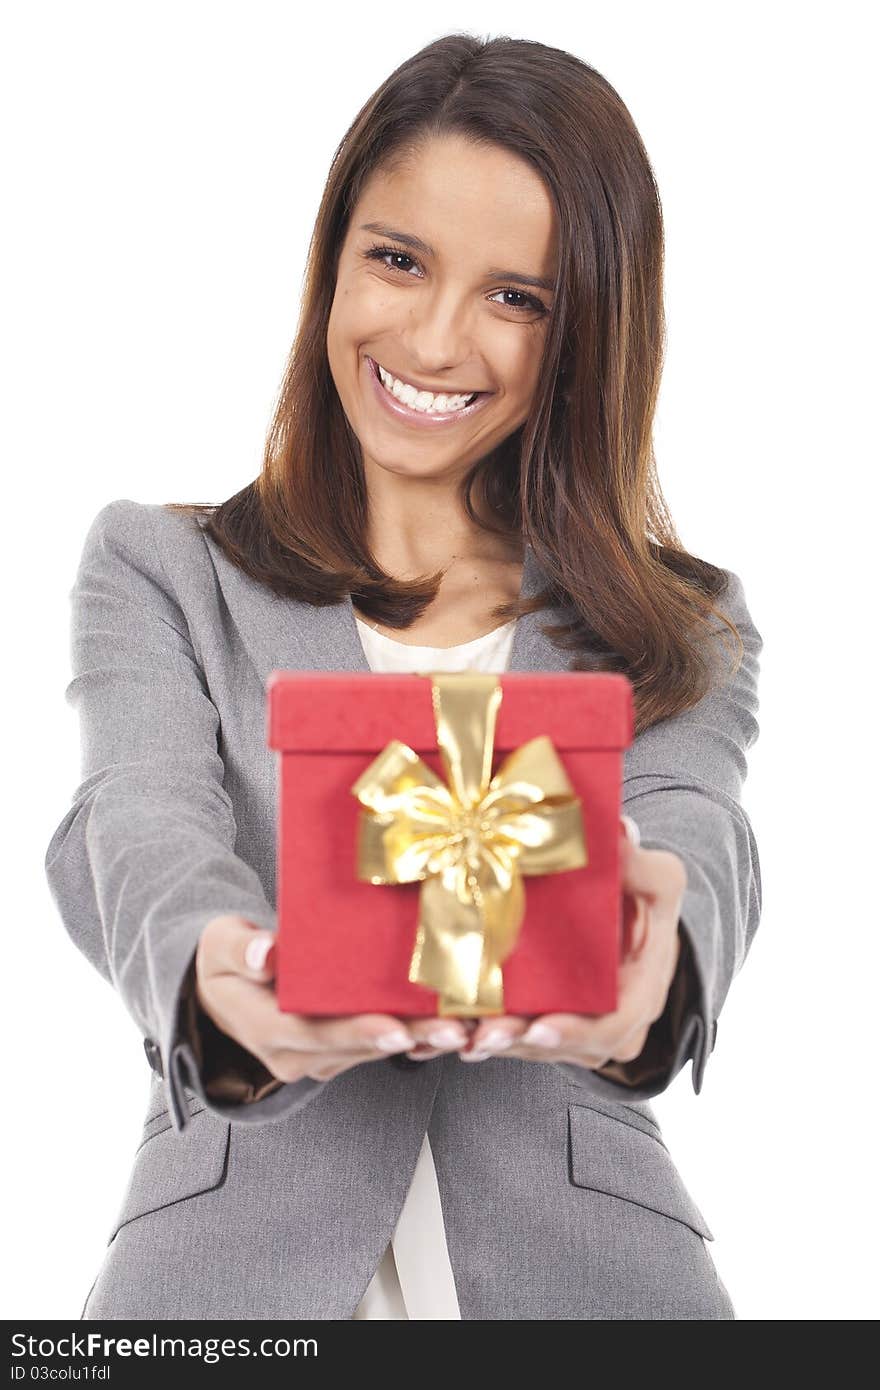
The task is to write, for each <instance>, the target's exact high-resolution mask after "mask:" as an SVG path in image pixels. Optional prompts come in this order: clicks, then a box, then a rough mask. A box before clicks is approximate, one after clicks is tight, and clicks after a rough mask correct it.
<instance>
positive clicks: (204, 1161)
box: [107, 1099, 232, 1245]
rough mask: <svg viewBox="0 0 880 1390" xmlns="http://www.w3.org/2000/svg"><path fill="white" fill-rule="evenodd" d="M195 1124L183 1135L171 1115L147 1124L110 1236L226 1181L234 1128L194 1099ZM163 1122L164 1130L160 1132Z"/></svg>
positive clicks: (108, 1240) (191, 1103) (191, 1106)
mask: <svg viewBox="0 0 880 1390" xmlns="http://www.w3.org/2000/svg"><path fill="white" fill-rule="evenodd" d="M190 1114H191V1116H192V1120H191V1122H190V1123H189V1124H188V1125H187V1127H186V1129H184V1130H183V1131H182V1132H178V1131H177V1130H175V1129H174V1127H173V1125H172V1124H171V1119H170V1117H169V1116H168V1115H167V1113H166V1114H164V1115H157V1116H154V1117H153V1119H152V1120H151V1121H148V1122H147V1124H145V1126H144V1137H143V1139H142V1140H141V1143H140V1146H139V1148H138V1150H137V1152H136V1154H135V1160H134V1167H133V1168H132V1171H131V1176H130V1177H129V1180H128V1187H127V1188H126V1192H125V1196H124V1197H123V1199H122V1205H121V1207H120V1208H119V1212H118V1214H117V1216H116V1219H115V1221H114V1222H113V1227H112V1230H111V1231H110V1234H109V1236H108V1237H107V1244H108V1245H109V1244H110V1242H111V1241H112V1240H113V1238H114V1236H115V1235H116V1233H117V1232H118V1231H119V1230H120V1228H121V1227H122V1226H126V1225H127V1224H128V1223H129V1222H130V1221H135V1220H136V1219H137V1218H138V1217H139V1216H146V1215H147V1213H148V1212H152V1211H159V1209H160V1208H161V1207H167V1206H171V1205H172V1204H173V1203H174V1202H182V1201H184V1200H185V1199H186V1198H187V1197H195V1196H197V1195H198V1194H199V1193H200V1192H210V1191H211V1190H212V1189H213V1188H216V1187H220V1186H221V1185H222V1184H223V1183H224V1182H225V1181H226V1172H227V1163H228V1158H229V1135H230V1130H231V1129H232V1126H231V1124H230V1123H229V1122H228V1121H226V1120H221V1119H220V1118H219V1117H218V1116H217V1115H214V1114H213V1113H212V1112H210V1111H208V1110H206V1109H205V1107H204V1106H203V1105H201V1104H200V1103H199V1102H198V1101H197V1100H195V1099H191V1101H190ZM157 1124H159V1125H161V1126H162V1127H161V1128H158V1129H157V1128H156V1125H157Z"/></svg>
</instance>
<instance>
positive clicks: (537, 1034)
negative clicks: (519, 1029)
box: [522, 1023, 562, 1047]
mask: <svg viewBox="0 0 880 1390" xmlns="http://www.w3.org/2000/svg"><path fill="white" fill-rule="evenodd" d="M522 1041H523V1042H524V1043H534V1045H535V1047H558V1046H559V1044H560V1043H561V1042H562V1034H561V1033H560V1032H558V1030H557V1029H556V1028H551V1027H550V1024H549V1023H533V1024H532V1026H531V1028H529V1029H528V1031H527V1032H525V1033H523V1036H522Z"/></svg>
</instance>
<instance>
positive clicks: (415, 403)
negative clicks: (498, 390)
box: [361, 355, 493, 429]
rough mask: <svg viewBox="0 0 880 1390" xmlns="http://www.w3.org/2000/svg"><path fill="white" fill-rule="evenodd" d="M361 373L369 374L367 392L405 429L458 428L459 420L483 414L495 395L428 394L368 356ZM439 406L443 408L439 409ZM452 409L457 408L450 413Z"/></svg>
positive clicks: (484, 393) (485, 393)
mask: <svg viewBox="0 0 880 1390" xmlns="http://www.w3.org/2000/svg"><path fill="white" fill-rule="evenodd" d="M361 371H362V375H364V374H365V375H366V377H367V378H368V380H367V381H366V383H365V384H366V388H367V390H368V391H369V393H370V394H371V395H372V396H373V397H374V398H375V400H376V401H377V403H378V405H379V407H380V408H381V409H382V410H384V411H385V412H386V414H387V415H388V416H390V417H391V418H392V419H395V420H398V421H399V422H400V423H401V424H404V425H410V426H416V427H419V426H421V427H422V428H428V429H430V428H432V427H433V428H435V429H436V428H437V427H438V426H441V425H450V424H454V423H455V422H456V421H457V420H466V419H469V418H470V417H471V416H473V415H475V414H476V413H477V411H479V410H481V409H482V408H483V407H484V406H485V404H486V402H487V401H488V400H490V399H491V396H492V395H493V393H492V392H491V391H478V392H476V393H473V392H472V393H470V395H469V396H462V395H460V394H450V393H449V392H447V393H441V392H438V393H437V394H436V395H434V394H433V393H431V392H427V391H417V390H416V388H415V387H414V386H412V385H410V384H409V383H407V382H405V381H403V380H401V379H400V378H398V377H395V376H393V375H392V374H391V373H390V372H387V371H386V370H385V368H384V367H380V364H379V363H378V362H376V361H375V360H374V359H373V358H372V357H368V356H366V355H365V356H364V357H363V360H362V367H361ZM380 371H381V373H382V375H381V376H380ZM383 377H384V381H383ZM392 388H393V389H392ZM459 402H463V403H462V404H459ZM438 406H439V407H441V408H440V409H438ZM450 406H452V407H453V408H452V409H450V408H449V407H450Z"/></svg>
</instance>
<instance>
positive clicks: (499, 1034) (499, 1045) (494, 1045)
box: [481, 1028, 513, 1052]
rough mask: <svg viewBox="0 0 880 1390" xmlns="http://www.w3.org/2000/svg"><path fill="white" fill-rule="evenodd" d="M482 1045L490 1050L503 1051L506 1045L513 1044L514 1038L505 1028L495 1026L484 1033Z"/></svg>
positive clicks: (510, 1045)
mask: <svg viewBox="0 0 880 1390" xmlns="http://www.w3.org/2000/svg"><path fill="white" fill-rule="evenodd" d="M481 1046H482V1047H484V1048H486V1050H487V1051H488V1052H501V1051H502V1050H503V1049H504V1048H505V1047H512V1046H513V1038H512V1037H511V1036H510V1034H509V1033H505V1032H504V1031H503V1029H501V1028H495V1029H492V1030H491V1031H490V1032H488V1033H484V1034H483V1041H482V1044H481Z"/></svg>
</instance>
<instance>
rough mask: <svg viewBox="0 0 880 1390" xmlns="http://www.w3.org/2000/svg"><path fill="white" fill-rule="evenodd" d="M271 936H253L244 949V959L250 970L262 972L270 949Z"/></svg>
mask: <svg viewBox="0 0 880 1390" xmlns="http://www.w3.org/2000/svg"><path fill="white" fill-rule="evenodd" d="M272 940H273V938H272V937H271V936H255V937H253V939H252V940H250V941H249V942H248V944H247V946H246V947H245V952H244V958H245V961H246V963H247V965H248V967H249V969H251V970H262V969H263V967H264V965H265V964H266V957H267V956H268V954H269V952H270V950H271V949H272Z"/></svg>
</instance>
